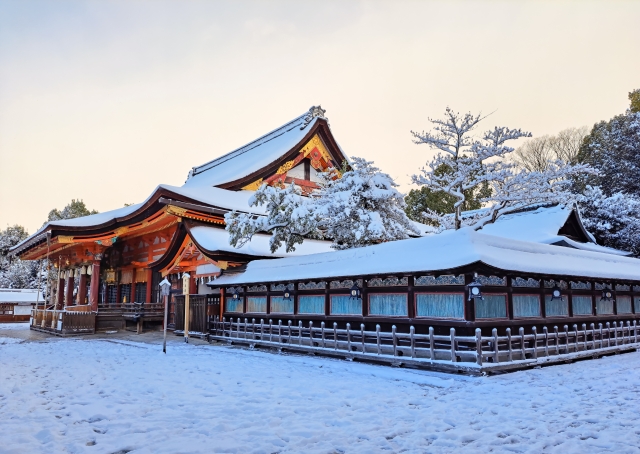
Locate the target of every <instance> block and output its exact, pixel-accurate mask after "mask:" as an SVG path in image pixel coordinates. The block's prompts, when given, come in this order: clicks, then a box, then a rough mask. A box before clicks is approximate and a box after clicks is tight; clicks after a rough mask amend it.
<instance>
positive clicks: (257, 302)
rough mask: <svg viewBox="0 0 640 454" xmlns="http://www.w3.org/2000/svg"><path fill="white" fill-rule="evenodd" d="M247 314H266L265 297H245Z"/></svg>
mask: <svg viewBox="0 0 640 454" xmlns="http://www.w3.org/2000/svg"><path fill="white" fill-rule="evenodd" d="M247 312H267V297H266V296H247Z"/></svg>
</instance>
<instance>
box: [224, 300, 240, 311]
mask: <svg viewBox="0 0 640 454" xmlns="http://www.w3.org/2000/svg"><path fill="white" fill-rule="evenodd" d="M243 304H244V298H238V299H233V298H227V299H226V300H225V305H226V310H225V312H240V313H242V305H243Z"/></svg>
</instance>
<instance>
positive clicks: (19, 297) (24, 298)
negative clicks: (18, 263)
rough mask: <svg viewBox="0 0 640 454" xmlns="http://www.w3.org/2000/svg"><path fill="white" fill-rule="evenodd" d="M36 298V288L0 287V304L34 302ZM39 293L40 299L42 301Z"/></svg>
mask: <svg viewBox="0 0 640 454" xmlns="http://www.w3.org/2000/svg"><path fill="white" fill-rule="evenodd" d="M37 300H38V290H36V289H16V288H0V304H6V303H35V302H36V301H37ZM42 300H43V298H42V294H40V301H42Z"/></svg>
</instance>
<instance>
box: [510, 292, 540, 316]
mask: <svg viewBox="0 0 640 454" xmlns="http://www.w3.org/2000/svg"><path fill="white" fill-rule="evenodd" d="M513 316H514V317H540V296H538V295H513Z"/></svg>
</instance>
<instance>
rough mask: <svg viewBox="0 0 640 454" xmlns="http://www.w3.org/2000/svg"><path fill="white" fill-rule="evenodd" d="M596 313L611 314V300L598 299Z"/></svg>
mask: <svg viewBox="0 0 640 454" xmlns="http://www.w3.org/2000/svg"><path fill="white" fill-rule="evenodd" d="M596 314H598V315H608V314H613V300H608V301H607V300H600V299H598V301H596Z"/></svg>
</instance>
